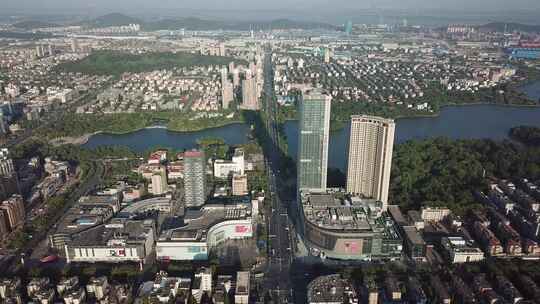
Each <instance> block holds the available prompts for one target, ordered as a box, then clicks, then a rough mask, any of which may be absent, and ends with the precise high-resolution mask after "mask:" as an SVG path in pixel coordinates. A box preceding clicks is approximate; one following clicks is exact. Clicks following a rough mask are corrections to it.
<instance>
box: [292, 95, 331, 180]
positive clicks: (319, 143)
mask: <svg viewBox="0 0 540 304" xmlns="http://www.w3.org/2000/svg"><path fill="white" fill-rule="evenodd" d="M331 100H332V98H331V97H330V96H329V95H325V94H323V93H322V92H321V91H320V90H313V91H310V92H307V93H305V94H304V96H303V98H302V100H301V102H300V126H299V132H298V134H299V139H298V142H299V149H298V151H299V154H298V190H299V191H300V190H309V191H325V190H326V175H327V169H328V139H329V133H330V105H331Z"/></svg>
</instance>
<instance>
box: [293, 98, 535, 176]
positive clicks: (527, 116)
mask: <svg viewBox="0 0 540 304" xmlns="http://www.w3.org/2000/svg"><path fill="white" fill-rule="evenodd" d="M520 125H529V126H537V127H540V107H507V106H496V105H470V106H452V107H445V108H443V109H442V110H441V113H440V115H439V116H437V117H421V118H404V119H398V120H397V121H396V139H395V140H396V141H395V142H396V143H402V142H404V141H407V140H411V139H426V138H433V137H441V136H444V137H449V138H453V139H483V138H489V139H495V140H499V139H504V138H507V137H508V131H509V130H510V129H511V128H512V127H515V126H520ZM285 134H286V135H287V142H288V144H289V154H290V155H292V156H295V157H296V155H297V153H298V152H297V151H298V142H297V141H298V122H297V121H289V122H287V124H286V125H285ZM349 134H350V124H348V125H347V126H346V127H345V128H343V129H341V130H339V131H336V132H332V133H331V134H330V147H329V164H328V166H329V167H331V168H339V169H342V170H344V169H345V168H346V163H347V152H346V151H347V145H348V142H349Z"/></svg>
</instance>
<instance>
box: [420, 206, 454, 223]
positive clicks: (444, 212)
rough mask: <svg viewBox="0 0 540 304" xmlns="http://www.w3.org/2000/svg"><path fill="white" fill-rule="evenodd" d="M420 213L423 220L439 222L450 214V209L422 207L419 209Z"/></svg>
mask: <svg viewBox="0 0 540 304" xmlns="http://www.w3.org/2000/svg"><path fill="white" fill-rule="evenodd" d="M420 213H421V214H422V219H423V220H424V221H434V222H440V221H442V220H443V219H444V218H445V217H447V216H448V215H450V213H451V211H450V209H448V208H436V207H435V208H433V207H423V208H422V209H421V210H420Z"/></svg>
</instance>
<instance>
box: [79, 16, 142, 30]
mask: <svg viewBox="0 0 540 304" xmlns="http://www.w3.org/2000/svg"><path fill="white" fill-rule="evenodd" d="M142 23H143V21H142V20H140V19H137V18H134V17H130V16H126V15H123V14H119V13H112V14H107V15H104V16H101V17H97V18H96V19H93V20H88V21H83V22H82V23H81V25H83V26H88V27H94V28H95V27H98V28H99V27H109V26H121V25H128V24H142Z"/></svg>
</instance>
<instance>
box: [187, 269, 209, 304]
mask: <svg viewBox="0 0 540 304" xmlns="http://www.w3.org/2000/svg"><path fill="white" fill-rule="evenodd" d="M204 294H206V295H207V296H208V297H210V295H211V294H212V271H211V270H210V269H209V268H203V269H201V270H199V272H198V273H196V274H195V278H194V280H193V286H192V287H191V295H192V296H193V298H195V301H196V302H197V303H199V304H200V303H201V300H202V298H203V296H204Z"/></svg>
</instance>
